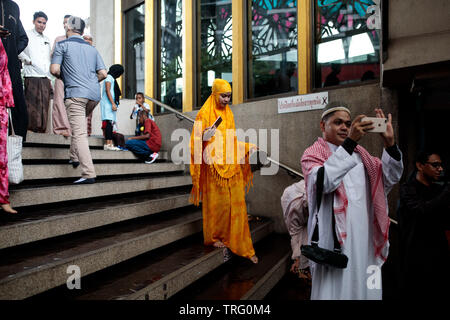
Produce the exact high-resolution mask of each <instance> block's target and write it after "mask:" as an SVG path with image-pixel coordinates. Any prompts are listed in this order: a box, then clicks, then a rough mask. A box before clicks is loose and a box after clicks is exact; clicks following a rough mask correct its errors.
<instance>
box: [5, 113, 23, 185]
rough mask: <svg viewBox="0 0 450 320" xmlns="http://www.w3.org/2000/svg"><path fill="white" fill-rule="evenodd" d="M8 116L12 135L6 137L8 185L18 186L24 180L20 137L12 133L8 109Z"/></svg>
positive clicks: (12, 126)
mask: <svg viewBox="0 0 450 320" xmlns="http://www.w3.org/2000/svg"><path fill="white" fill-rule="evenodd" d="M8 115H9V122H10V123H11V133H12V135H10V136H8V140H7V147H6V150H7V152H8V171H9V183H11V184H19V183H21V182H22V181H23V180H24V178H23V165H22V137H21V136H16V133H15V132H14V125H13V122H12V117H11V110H10V109H8Z"/></svg>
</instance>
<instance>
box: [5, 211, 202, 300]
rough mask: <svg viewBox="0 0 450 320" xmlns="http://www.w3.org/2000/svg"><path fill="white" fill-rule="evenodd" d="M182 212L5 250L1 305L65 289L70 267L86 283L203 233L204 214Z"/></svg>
mask: <svg viewBox="0 0 450 320" xmlns="http://www.w3.org/2000/svg"><path fill="white" fill-rule="evenodd" d="M182 211H184V212H179V211H178V212H177V213H171V214H170V215H169V214H161V215H157V216H154V217H146V218H143V219H138V220H139V221H133V222H132V223H131V222H130V223H127V224H120V225H118V226H110V227H108V228H103V230H102V229H99V230H97V231H96V232H84V233H83V232H82V233H81V234H75V235H72V236H68V237H62V239H59V240H57V241H55V240H53V239H51V240H47V241H44V242H45V243H44V242H40V243H39V244H38V243H34V244H30V245H25V246H23V247H21V248H20V249H18V248H10V249H6V250H2V251H1V252H0V299H1V300H12V299H24V298H27V297H30V296H33V295H35V294H38V293H41V292H44V291H46V290H49V289H51V288H54V287H57V286H60V285H63V284H66V282H67V281H68V278H69V276H70V274H68V273H67V271H68V267H69V266H77V267H78V268H79V270H80V273H81V276H82V277H84V276H87V275H89V274H91V273H94V272H96V271H99V270H102V269H105V268H107V267H110V266H112V265H115V264H118V263H120V262H122V261H125V260H128V259H131V258H134V257H136V256H138V255H141V254H143V253H145V252H148V251H151V250H153V249H156V248H159V247H162V246H164V245H167V244H169V243H171V242H174V241H177V240H180V239H183V238H185V237H188V236H191V235H193V234H196V233H198V232H200V231H201V230H202V219H201V212H200V211H198V209H197V208H195V209H190V210H188V209H185V210H182Z"/></svg>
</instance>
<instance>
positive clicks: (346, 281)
mask: <svg viewBox="0 0 450 320" xmlns="http://www.w3.org/2000/svg"><path fill="white" fill-rule="evenodd" d="M328 145H329V147H330V150H331V151H332V152H333V154H332V155H331V156H330V157H329V158H328V160H327V161H326V162H325V163H324V167H325V176H324V188H323V197H322V203H321V206H320V211H319V214H318V216H319V247H322V248H327V249H331V250H332V249H333V246H334V241H333V234H332V233H331V229H332V220H331V212H332V211H331V210H332V208H331V206H332V199H333V192H334V191H335V190H336V189H337V187H338V186H339V185H340V183H341V182H343V183H344V188H345V192H346V195H347V198H348V207H347V213H346V232H347V238H346V239H345V240H344V244H343V246H342V251H343V253H344V254H345V255H346V256H347V257H348V265H347V268H346V269H337V268H332V267H327V266H324V265H319V264H316V263H313V262H311V272H312V291H311V299H312V300H339V299H343V300H365V299H368V300H380V299H381V298H382V288H381V265H382V262H381V261H380V259H377V258H376V257H375V254H374V246H373V240H372V239H373V219H374V217H373V214H374V213H373V206H372V200H371V195H370V194H371V192H370V185H369V180H368V177H367V174H366V171H365V168H364V165H363V162H362V160H361V157H360V155H359V154H358V153H356V152H353V154H352V155H350V154H349V153H348V152H347V151H346V150H345V149H344V148H343V147H338V146H336V145H333V144H331V143H328ZM381 161H382V169H383V183H384V190H385V195H386V196H387V194H388V193H389V191H390V190H391V189H392V187H393V186H394V185H395V184H396V183H398V182H399V181H400V178H401V176H402V173H403V163H402V160H400V161H396V160H395V159H393V158H392V157H391V156H389V154H388V153H387V152H386V150H384V151H383V156H382V158H381ZM318 169H319V167H315V168H313V169H312V171H311V173H310V174H309V176H308V181H307V185H308V192H307V193H308V204H309V220H308V233H309V234H308V241H309V243H311V238H312V234H313V231H314V227H315V224H316V218H315V212H314V211H315V210H316V193H315V184H316V178H317V170H318ZM386 202H387V200H386ZM386 206H387V204H386ZM387 246H389V243H388V244H387ZM368 282H369V285H368Z"/></svg>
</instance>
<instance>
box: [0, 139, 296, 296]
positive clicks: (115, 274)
mask: <svg viewBox="0 0 450 320" xmlns="http://www.w3.org/2000/svg"><path fill="white" fill-rule="evenodd" d="M89 143H90V147H91V153H92V156H93V160H94V164H95V168H96V172H97V175H98V178H97V182H96V183H95V184H92V185H73V181H74V180H75V179H76V178H77V177H79V176H80V172H79V170H78V169H73V168H72V166H71V165H69V164H68V147H69V144H70V140H69V139H66V138H64V137H62V136H54V135H45V134H29V135H28V138H27V143H26V145H25V146H24V150H23V162H24V175H25V181H24V182H23V183H22V184H21V185H18V186H10V194H11V196H10V199H11V203H12V205H13V206H14V208H16V209H18V210H19V212H20V214H19V215H17V216H12V215H6V214H2V215H1V217H0V299H2V300H3V299H25V298H30V299H37V300H39V299H81V300H99V299H101V300H110V299H151V300H153V299H157V300H162V299H168V298H171V297H174V298H176V297H178V299H180V298H181V299H183V298H186V299H192V298H194V297H196V296H195V295H190V294H189V295H185V294H183V292H189V290H196V291H195V292H200V293H201V292H209V291H208V290H210V289H207V288H204V289H198V288H202V287H201V284H202V283H203V282H204V279H207V277H211V275H214V274H215V273H214V270H216V269H217V270H219V269H220V268H222V269H223V268H225V269H226V270H228V271H227V272H235V271H233V270H234V269H235V268H239V266H241V265H244V267H242V266H241V268H245V269H246V270H247V272H246V273H245V274H246V276H247V277H250V278H251V279H252V280H251V281H253V282H254V283H255V285H254V286H251V287H250V286H243V287H242V290H243V294H242V296H239V297H237V296H228V297H225V298H228V299H240V298H251V299H262V298H263V297H264V296H265V295H266V294H267V293H268V292H269V291H270V289H271V288H272V287H273V286H274V285H275V284H276V283H277V282H278V280H279V279H280V278H281V277H282V276H283V275H284V274H285V272H286V270H287V262H288V260H289V252H288V250H289V239H287V238H285V237H283V236H279V235H274V234H273V233H272V228H273V224H272V222H271V221H269V220H265V219H253V220H252V221H251V223H250V226H251V232H252V238H253V241H254V242H255V243H259V242H260V241H261V245H260V246H258V247H256V250H257V253H258V250H260V251H261V254H259V253H258V255H259V256H260V261H261V263H260V264H258V265H257V266H253V265H252V264H251V262H249V261H248V260H246V259H241V258H238V257H234V258H233V259H231V262H226V263H225V262H224V251H223V249H214V248H212V247H205V246H203V243H202V233H201V232H202V217H201V209H199V208H197V207H194V206H191V205H190V204H189V193H190V187H191V178H190V176H189V175H188V174H187V173H186V172H185V167H184V166H183V165H176V164H173V163H171V162H169V161H168V153H167V152H160V157H159V159H158V161H157V162H155V163H153V164H150V165H149V164H143V163H141V162H139V160H137V159H136V158H135V157H134V156H133V154H132V153H131V152H123V151H103V150H102V148H103V139H99V138H92V137H91V138H90V139H89ZM268 237H269V238H268ZM264 243H265V244H264ZM280 247H283V248H286V249H283V250H279V248H280ZM258 248H260V249H258ZM275 248H277V249H275ZM271 249H274V250H271ZM271 251H274V252H276V254H271V253H270V252H271ZM244 260H245V261H244ZM70 266H77V267H79V269H80V271H81V277H82V278H81V289H80V290H77V289H75V290H69V289H68V287H67V285H66V282H67V281H68V278H69V276H70V275H71V274H70V273H68V268H69V267H70ZM222 269H220V270H222ZM217 281H222V280H220V279H219V280H217ZM239 282H241V280H240V279H238V280H237V284H236V283H234V284H233V283H231V284H229V285H231V286H236V285H239ZM224 283H225V282H224ZM199 286H200V287H199ZM190 288H197V289H190ZM199 290H200V291H199ZM202 290H203V291H202ZM242 290H241V291H242ZM204 297H207V296H202V295H198V298H202V299H203V298H204ZM211 298H213V297H212V296H211Z"/></svg>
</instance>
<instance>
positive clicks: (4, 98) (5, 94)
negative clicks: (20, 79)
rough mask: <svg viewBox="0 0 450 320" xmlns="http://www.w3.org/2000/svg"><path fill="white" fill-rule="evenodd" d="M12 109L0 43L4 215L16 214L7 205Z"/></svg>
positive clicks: (1, 198) (0, 186)
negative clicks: (9, 129) (9, 135)
mask: <svg viewBox="0 0 450 320" xmlns="http://www.w3.org/2000/svg"><path fill="white" fill-rule="evenodd" d="M12 107H14V99H13V91H12V86H11V78H10V77H9V71H8V56H7V55H6V51H5V48H4V47H3V43H2V42H1V41H0V206H1V208H2V209H3V211H4V212H6V213H17V211H16V210H14V209H13V208H11V205H10V203H9V191H8V189H9V181H8V153H7V149H6V141H7V140H8V119H9V117H8V110H7V109H6V108H12Z"/></svg>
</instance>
